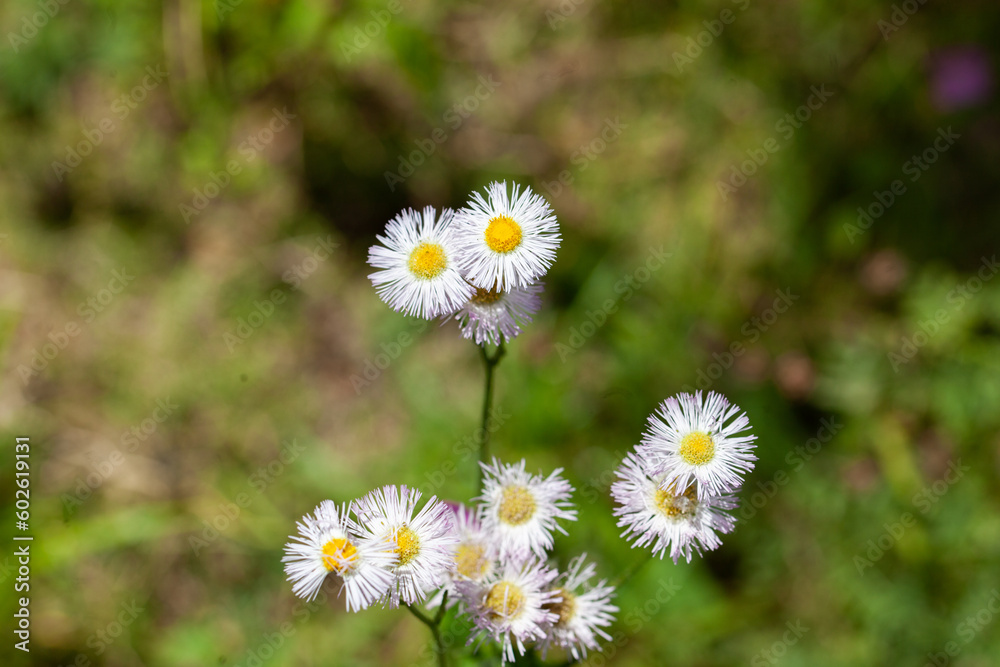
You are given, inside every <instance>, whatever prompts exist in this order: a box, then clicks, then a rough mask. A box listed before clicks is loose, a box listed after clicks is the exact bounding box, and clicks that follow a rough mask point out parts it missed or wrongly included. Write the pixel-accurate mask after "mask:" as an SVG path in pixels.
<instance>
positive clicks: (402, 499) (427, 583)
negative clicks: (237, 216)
mask: <svg viewBox="0 0 1000 667" xmlns="http://www.w3.org/2000/svg"><path fill="white" fill-rule="evenodd" d="M418 500H420V492H419V491H417V490H416V489H410V488H407V487H406V486H401V487H396V486H385V487H382V488H381V489H375V490H374V491H372V492H370V493H369V494H368V495H366V496H365V497H364V498H361V499H360V500H358V501H357V503H356V504H355V510H354V513H355V516H356V517H357V520H356V522H355V525H356V526H357V530H358V532H359V533H360V534H363V535H367V536H370V537H371V538H372V539H380V540H383V541H385V542H388V543H389V549H390V550H391V552H392V553H393V554H394V556H395V557H396V559H395V562H394V563H393V564H392V566H391V567H390V572H391V574H392V585H391V586H390V587H389V589H388V590H387V591H386V593H385V595H384V596H383V600H384V601H385V602H387V603H388V604H389V606H390V607H398V606H399V603H400V600H402V601H403V602H405V603H406V604H413V603H416V602H421V601H422V600H423V599H424V598H425V597H426V596H427V593H428V592H429V591H432V590H434V589H435V588H438V587H440V586H441V584H442V583H444V580H445V577H446V575H447V572H448V570H449V569H450V568H451V567H452V565H453V563H454V557H455V543H456V542H457V540H456V538H455V535H454V533H453V532H452V519H451V517H452V512H451V510H450V509H449V508H448V506H447V505H445V504H444V503H442V502H439V501H438V500H437V498H436V497H434V496H432V497H431V498H430V499H429V500H428V501H427V503H426V504H425V505H424V507H423V509H421V510H420V512H418V513H416V515H414V512H415V510H416V506H417V501H418Z"/></svg>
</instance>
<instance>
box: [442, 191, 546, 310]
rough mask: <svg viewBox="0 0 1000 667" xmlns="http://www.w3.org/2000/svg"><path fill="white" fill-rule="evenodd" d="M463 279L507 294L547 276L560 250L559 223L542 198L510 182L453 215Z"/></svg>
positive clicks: (477, 197)
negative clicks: (557, 251) (508, 185)
mask: <svg viewBox="0 0 1000 667" xmlns="http://www.w3.org/2000/svg"><path fill="white" fill-rule="evenodd" d="M455 242H456V244H457V247H458V249H459V251H460V253H461V254H460V256H459V264H460V265H461V266H460V268H461V270H462V274H463V275H464V276H465V277H466V279H467V280H468V281H469V282H471V283H472V284H473V285H475V286H476V287H481V288H483V289H485V290H498V291H501V292H509V291H510V290H511V288H513V287H527V286H528V285H530V284H531V283H533V282H534V281H536V280H538V279H539V278H541V277H542V276H543V275H545V272H546V271H548V270H549V267H550V266H551V265H552V262H553V261H555V258H556V248H558V247H559V242H560V236H559V223H558V222H556V216H555V214H554V213H553V212H552V208H551V207H550V206H549V204H548V202H546V201H545V199H544V198H543V197H542V196H541V195H537V194H535V193H533V192H532V191H531V188H528V187H526V188H524V190H523V191H522V190H521V189H520V186H519V185H517V184H514V185H513V186H512V191H511V193H510V196H508V194H507V182H506V181H504V182H503V183H497V182H494V183H490V185H489V186H488V187H487V188H486V197H483V196H482V195H481V194H480V193H478V192H473V193H472V198H471V199H470V200H469V203H468V204H467V205H466V207H465V208H464V209H462V210H460V211H459V212H458V213H456V214H455Z"/></svg>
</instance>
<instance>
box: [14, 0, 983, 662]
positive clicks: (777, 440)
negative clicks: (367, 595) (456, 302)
mask: <svg viewBox="0 0 1000 667" xmlns="http://www.w3.org/2000/svg"><path fill="white" fill-rule="evenodd" d="M911 14H912V15H911ZM0 26H2V34H3V44H2V46H0V105H2V106H0V133H2V135H0V136H2V140H0V215H2V218H3V223H4V224H3V229H2V235H0V269H2V279H0V351H2V355H3V364H4V376H3V382H2V385H0V391H2V397H0V415H2V417H0V430H2V432H3V442H4V443H5V447H4V452H5V454H4V455H3V457H2V464H0V465H2V470H3V474H2V475H0V505H2V507H3V512H2V516H3V517H4V520H3V521H2V528H0V535H2V536H3V539H4V541H5V542H6V543H7V544H9V545H13V542H12V541H11V540H10V537H11V536H12V535H13V534H14V533H16V532H18V531H16V530H15V528H14V519H13V512H14V508H13V504H14V489H15V487H14V474H13V468H14V458H13V442H14V438H15V436H24V435H30V437H31V443H32V458H31V465H32V478H31V479H32V492H33V495H32V510H31V511H32V514H31V532H32V534H34V535H35V536H36V540H35V542H34V543H33V549H34V556H33V561H32V571H31V577H32V579H31V596H32V598H31V599H32V602H31V615H32V620H33V625H32V629H33V634H32V639H31V649H32V650H31V653H30V655H29V656H25V655H23V654H21V653H20V652H19V651H15V650H13V646H12V645H13V642H14V639H12V635H11V634H10V633H8V632H5V633H4V637H5V639H4V640H3V643H2V646H0V662H2V663H3V664H8V663H14V664H22V663H25V664H27V663H30V664H36V665H75V666H84V665H109V666H111V665H113V666H130V665H150V666H159V665H164V666H167V665H170V666H187V665H198V666H204V665H226V666H238V667H258V666H259V665H264V664H266V665H273V666H278V665H324V666H325V665H423V664H430V662H431V660H430V658H429V653H428V644H427V641H428V637H427V636H426V629H425V628H424V627H422V626H421V625H420V624H419V623H418V622H416V621H415V620H414V619H413V618H411V617H409V616H408V615H407V614H405V613H404V612H401V611H384V610H369V611H367V612H364V613H360V614H347V613H345V612H344V610H343V600H338V599H336V598H335V591H336V589H335V588H334V587H332V586H328V587H327V588H326V591H327V592H328V593H329V596H328V597H329V599H328V600H327V601H326V602H325V603H320V604H317V605H313V606H311V607H305V606H303V605H302V604H301V603H300V602H299V601H298V600H297V599H296V598H294V597H293V596H292V594H291V591H290V586H289V585H287V584H286V583H285V582H284V576H283V573H282V569H281V563H280V556H281V549H282V546H283V544H284V542H285V539H286V536H287V535H288V534H289V533H291V532H292V531H293V530H294V521H295V520H296V519H297V518H298V517H300V516H301V515H302V514H303V513H305V512H307V511H310V510H311V509H312V508H313V507H314V506H315V505H316V504H317V503H318V502H319V501H320V500H322V499H324V498H333V499H335V500H337V501H346V500H350V499H352V498H354V497H357V496H359V495H361V494H363V493H365V492H367V491H368V490H369V489H371V488H372V487H375V486H378V485H382V484H389V483H407V484H411V485H416V486H420V487H422V488H423V489H424V490H425V491H428V492H434V493H437V494H438V495H440V496H442V497H445V498H449V499H456V500H467V499H468V498H469V497H470V496H471V495H473V494H474V492H475V489H474V488H473V487H474V475H475V472H474V462H473V460H472V458H470V457H469V456H467V455H466V454H464V452H465V451H466V445H465V444H463V443H465V442H466V441H467V439H469V438H473V437H474V436H475V432H476V429H477V428H478V419H479V410H480V401H481V392H482V368H481V364H480V360H479V356H478V354H477V353H476V350H475V349H474V346H473V345H472V344H471V343H469V342H467V341H464V340H462V339H461V338H460V337H459V336H458V334H457V329H456V328H455V327H454V326H453V325H447V326H443V327H439V326H437V325H430V326H425V325H423V324H422V323H421V322H420V321H417V320H410V319H408V318H405V317H403V316H401V315H397V314H395V313H393V312H391V311H390V310H389V308H388V307H387V306H385V305H384V304H383V303H382V302H381V301H379V300H378V298H377V297H376V295H375V292H374V290H373V289H372V287H371V285H370V283H369V282H368V280H367V278H366V275H367V273H368V268H367V266H366V264H365V258H366V254H367V248H368V246H369V245H371V244H372V243H373V242H374V236H375V234H376V233H379V232H380V231H381V230H382V228H383V226H384V224H385V223H386V221H387V220H388V219H389V218H390V217H391V216H393V215H395V214H396V213H397V212H398V211H399V210H400V209H401V208H403V207H406V206H423V205H426V204H433V205H435V206H452V207H459V206H461V205H463V204H464V203H465V201H466V199H467V196H468V193H469V192H470V191H471V190H473V189H477V188H482V187H483V186H485V185H486V184H487V183H488V182H489V181H490V180H491V179H507V180H514V181H517V182H520V183H523V184H527V185H531V186H532V187H534V188H535V189H536V190H537V191H539V192H540V193H542V194H543V195H545V196H546V197H547V198H548V199H549V201H550V202H551V204H552V206H553V207H554V209H555V211H556V213H557V215H558V217H559V220H560V222H561V225H562V230H563V238H564V241H563V246H562V248H561V249H560V252H559V256H558V261H557V263H556V265H555V266H554V268H553V269H552V271H551V272H550V274H549V275H548V277H547V278H546V282H547V289H546V296H545V304H544V307H543V309H542V312H541V313H539V315H538V317H537V319H536V321H535V322H534V323H533V324H532V325H531V326H530V327H528V328H527V330H526V332H525V333H524V334H523V335H522V336H521V337H519V338H518V339H517V340H516V341H514V343H513V344H512V345H511V346H510V353H509V355H508V357H507V358H506V359H504V361H503V363H502V364H501V365H500V367H499V370H498V385H497V405H498V406H499V408H500V411H501V412H500V413H499V414H500V415H502V416H501V418H500V421H501V422H502V423H501V424H500V425H499V427H498V429H497V430H496V432H495V433H494V436H493V438H494V440H493V446H494V451H495V452H496V453H498V454H499V455H500V456H501V457H503V458H504V459H507V460H516V459H519V458H521V457H525V458H526V459H527V461H528V467H529V468H530V469H532V470H539V469H541V470H544V471H546V472H548V471H549V470H551V469H553V468H555V467H559V466H562V467H564V468H565V469H566V473H565V474H566V475H567V477H568V478H569V479H570V480H571V482H572V483H573V484H574V486H575V487H576V488H577V493H576V496H575V498H576V500H577V501H578V502H579V509H580V521H579V522H577V523H576V524H574V525H572V526H570V535H569V537H560V538H559V539H558V540H557V548H556V556H557V557H558V558H559V559H560V561H561V562H562V563H565V561H566V560H567V559H568V558H570V557H572V556H573V555H575V554H576V553H578V552H580V551H583V550H586V551H587V552H588V553H590V554H591V556H592V557H594V558H595V559H596V560H597V561H598V563H599V572H600V573H601V575H602V576H605V577H608V578H610V577H612V576H613V575H614V574H615V573H616V572H618V571H619V570H621V569H622V568H623V567H625V566H626V565H627V564H628V563H630V562H631V561H632V560H633V558H634V557H635V556H634V555H635V553H637V552H630V551H629V549H628V545H627V544H626V543H625V542H624V541H623V540H621V539H619V538H618V537H617V532H618V531H617V529H616V527H615V524H614V520H613V519H612V517H611V509H612V507H611V504H610V502H609V499H608V494H607V489H608V486H609V484H610V482H611V481H612V472H611V471H612V470H613V469H614V467H615V466H616V465H617V464H618V462H619V461H620V459H621V458H622V456H623V455H624V454H625V452H626V451H628V449H629V448H630V447H631V446H633V445H634V444H636V442H638V439H639V436H640V433H641V431H642V430H643V428H644V425H645V420H646V417H647V415H648V414H649V413H650V412H652V411H653V410H654V408H655V407H656V405H657V404H658V403H659V402H660V401H661V400H663V399H664V398H666V397H667V396H669V395H672V394H675V393H677V392H679V391H682V390H684V389H690V388H697V387H702V388H711V389H714V390H717V391H721V392H723V393H725V394H726V395H727V396H729V397H730V398H731V399H732V400H733V401H734V402H736V403H737V404H738V405H740V406H741V407H742V408H743V409H745V410H746V411H747V413H748V414H749V416H750V420H751V423H752V425H753V428H754V432H755V433H756V434H757V435H758V436H759V449H758V454H759V457H760V461H759V463H758V467H757V469H756V470H755V471H754V472H753V473H752V475H750V477H749V479H748V482H747V486H746V488H745V489H744V491H743V493H742V494H741V497H742V500H743V503H744V508H745V509H744V510H743V511H742V512H741V514H742V517H741V519H740V522H739V523H738V527H737V529H736V531H735V533H733V534H732V535H730V536H728V537H726V538H725V539H724V543H723V546H722V548H721V549H719V550H718V551H716V552H713V553H712V554H710V555H708V556H707V557H706V558H704V559H699V560H696V561H695V562H693V563H691V564H690V565H688V564H684V563H681V564H680V565H677V566H675V565H673V564H672V563H671V562H669V561H666V562H660V561H656V562H654V563H652V564H651V565H650V566H647V567H646V568H645V569H644V570H643V571H642V572H641V573H640V574H639V575H638V576H637V577H636V579H634V580H633V581H632V582H631V583H630V584H629V585H628V586H627V587H626V588H624V589H623V590H622V591H621V593H620V597H619V600H618V604H619V606H620V607H621V608H622V611H621V613H620V616H619V622H618V624H617V625H616V626H615V628H614V634H615V635H616V638H617V639H616V642H615V644H614V645H613V646H612V647H609V648H608V652H607V654H606V657H605V658H604V659H598V660H593V661H591V662H589V663H588V664H594V665H601V664H615V665H652V664H656V665H661V664H662V665H691V666H706V667H708V666H716V665H718V666H723V665H752V666H753V667H757V666H758V665H777V664H780V665H786V666H788V667H793V666H795V665H810V666H817V665H924V664H926V663H930V664H935V663H934V662H933V661H936V662H937V664H939V665H940V664H955V665H966V666H969V667H971V666H979V665H981V666H987V665H995V664H997V662H996V661H997V656H998V655H1000V630H998V628H1000V618H994V612H992V611H989V604H990V603H991V602H990V600H991V596H993V595H994V594H995V591H996V590H997V589H998V588H1000V567H998V566H1000V512H998V510H1000V494H998V492H997V481H998V476H1000V437H998V428H1000V409H998V408H1000V373H998V371H1000V339H998V331H1000V280H998V279H994V278H995V276H996V272H997V270H998V269H997V266H996V264H995V260H993V259H992V258H994V257H995V256H996V255H995V253H997V251H998V248H1000V224H998V223H1000V207H998V202H1000V200H998V198H997V196H996V194H997V183H998V178H1000V116H998V113H997V112H998V109H1000V105H998V103H997V96H996V93H995V90H994V79H995V75H996V74H995V73H996V65H997V54H996V50H995V46H994V45H995V43H996V35H997V34H998V32H1000V8H998V7H997V5H996V4H995V3H990V2H985V1H978V2H976V1H968V2H958V3H934V2H928V3H925V4H919V3H918V2H917V0H909V2H908V3H897V4H895V5H891V4H889V3H875V2H868V1H860V0H852V1H850V2H847V3H832V2H826V3H790V2H779V1H775V0H761V1H757V0H739V1H738V2H729V1H728V0H727V1H717V2H670V3H658V2H651V1H646V2H638V1H631V2H616V3H597V2H594V1H593V0H564V1H563V2H561V3H560V2H555V1H549V0H545V1H543V2H539V3H536V2H522V1H520V0H514V1H513V2H509V3H503V4H501V5H498V6H479V5H477V4H475V3H461V2H429V1H427V0H389V1H382V0H376V1H370V2H361V3H344V2H330V1H323V0H290V1H288V2H280V1H278V0H216V1H215V2H212V1H209V0H204V1H202V2H196V1H194V0H165V1H163V2H156V1H154V2H137V3H132V2H123V1H121V0H103V1H101V0H94V1H85V0H65V1H62V0H41V1H38V0H8V1H7V2H4V3H3V5H2V6H0ZM810 105H811V107H812V108H810ZM788 114H791V116H786V115H788ZM795 114H798V118H796V117H795ZM946 137H950V138H946ZM935 142H937V143H935ZM859 207H860V208H861V209H862V212H863V215H861V214H859V212H858V209H859ZM657 253H660V254H661V255H663V256H665V258H663V259H662V260H655V259H654V258H655V256H656V254H657ZM647 263H648V264H647ZM380 355H384V356H380ZM950 465H951V466H952V470H960V471H961V474H960V475H959V474H957V473H955V472H951V473H949V466H950ZM959 466H961V467H959ZM904 524H905V525H904ZM869 541H871V542H869ZM13 548H14V547H13V546H9V547H8V546H5V547H4V548H3V550H2V552H0V585H2V587H3V589H4V593H3V595H2V596H0V599H2V606H0V616H3V617H4V618H6V619H8V620H7V621H5V627H6V624H7V623H10V622H11V615H12V614H13V612H14V609H15V607H14V605H15V602H14V598H15V597H16V596H15V594H14V593H13V586H14V581H15V576H16V563H15V562H14V561H15V559H14V557H13V555H12V554H13ZM994 599H995V598H994ZM992 604H993V605H994V609H996V608H997V607H996V602H993V603H992ZM984 610H985V611H984ZM977 615H978V620H976V619H977ZM970 617H971V618H972V619H973V620H972V621H971V622H970V621H968V620H967V619H968V618H970ZM788 624H791V626H789V625H788ZM789 627H795V628H796V629H797V632H795V633H792V634H789V630H788V628H789ZM803 628H805V630H803ZM458 641H459V642H461V641H464V637H462V638H460V639H459V640H458ZM948 650H951V651H952V652H953V653H956V655H954V656H949V655H947V654H946V652H947V651H948ZM929 655H930V656H931V657H928V656H929ZM942 656H943V657H942ZM559 657H560V656H550V660H549V662H550V663H552V662H553V661H554V660H556V659H557V658H559ZM605 660H606V662H605ZM942 661H945V662H942ZM465 664H475V663H471V662H468V663H465Z"/></svg>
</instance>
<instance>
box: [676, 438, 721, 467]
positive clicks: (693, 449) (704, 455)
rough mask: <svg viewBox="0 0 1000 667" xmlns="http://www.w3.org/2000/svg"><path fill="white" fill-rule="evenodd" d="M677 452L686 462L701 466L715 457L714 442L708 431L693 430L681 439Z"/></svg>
mask: <svg viewBox="0 0 1000 667" xmlns="http://www.w3.org/2000/svg"><path fill="white" fill-rule="evenodd" d="M678 453H679V454H680V455H681V458H682V459H684V461H685V462H686V463H690V464H691V465H693V466H703V465H705V464H706V463H708V462H709V461H711V460H712V459H713V458H715V443H714V442H712V436H710V435H709V434H708V433H703V432H701V431H694V432H692V433H688V434H687V435H685V436H684V437H683V438H682V439H681V447H680V450H679V451H678Z"/></svg>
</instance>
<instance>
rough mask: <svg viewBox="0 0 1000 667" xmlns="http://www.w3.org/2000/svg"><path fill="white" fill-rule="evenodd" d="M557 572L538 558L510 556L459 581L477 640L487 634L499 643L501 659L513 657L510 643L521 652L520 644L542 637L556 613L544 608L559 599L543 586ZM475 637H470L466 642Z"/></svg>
mask: <svg viewBox="0 0 1000 667" xmlns="http://www.w3.org/2000/svg"><path fill="white" fill-rule="evenodd" d="M558 574H559V573H558V572H556V571H555V570H553V569H550V568H548V567H546V566H545V564H544V563H542V562H541V561H538V560H535V559H534V558H529V559H527V560H517V559H511V560H508V561H506V562H505V563H504V564H503V566H502V567H500V568H498V569H496V570H494V571H493V572H492V573H491V574H490V575H489V576H488V577H486V579H484V580H483V581H482V582H478V583H477V582H473V581H463V582H461V583H460V584H459V589H460V591H461V594H462V598H463V601H464V603H465V605H466V607H467V609H468V613H469V614H470V615H471V616H472V620H473V622H474V623H475V625H476V628H477V629H478V630H479V633H478V636H479V640H480V644H481V643H482V642H483V641H485V640H486V639H487V638H489V639H493V640H494V641H496V642H497V643H498V644H500V650H501V653H502V654H503V660H502V663H504V664H505V663H507V662H513V661H514V647H515V646H516V647H517V652H518V654H519V655H524V648H525V646H524V644H525V642H530V641H534V640H538V639H542V638H544V637H545V631H546V629H547V628H548V627H549V626H550V625H552V624H553V623H555V622H556V620H557V619H558V616H557V615H556V614H554V613H552V612H551V611H549V610H548V607H550V606H551V605H553V604H555V603H556V601H557V600H558V599H559V598H558V594H557V593H555V592H553V591H550V590H546V589H547V588H548V587H549V585H550V584H551V583H552V581H553V580H554V579H555V578H556V577H557V576H558ZM473 641H475V637H470V638H469V642H470V643H472V642H473Z"/></svg>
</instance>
